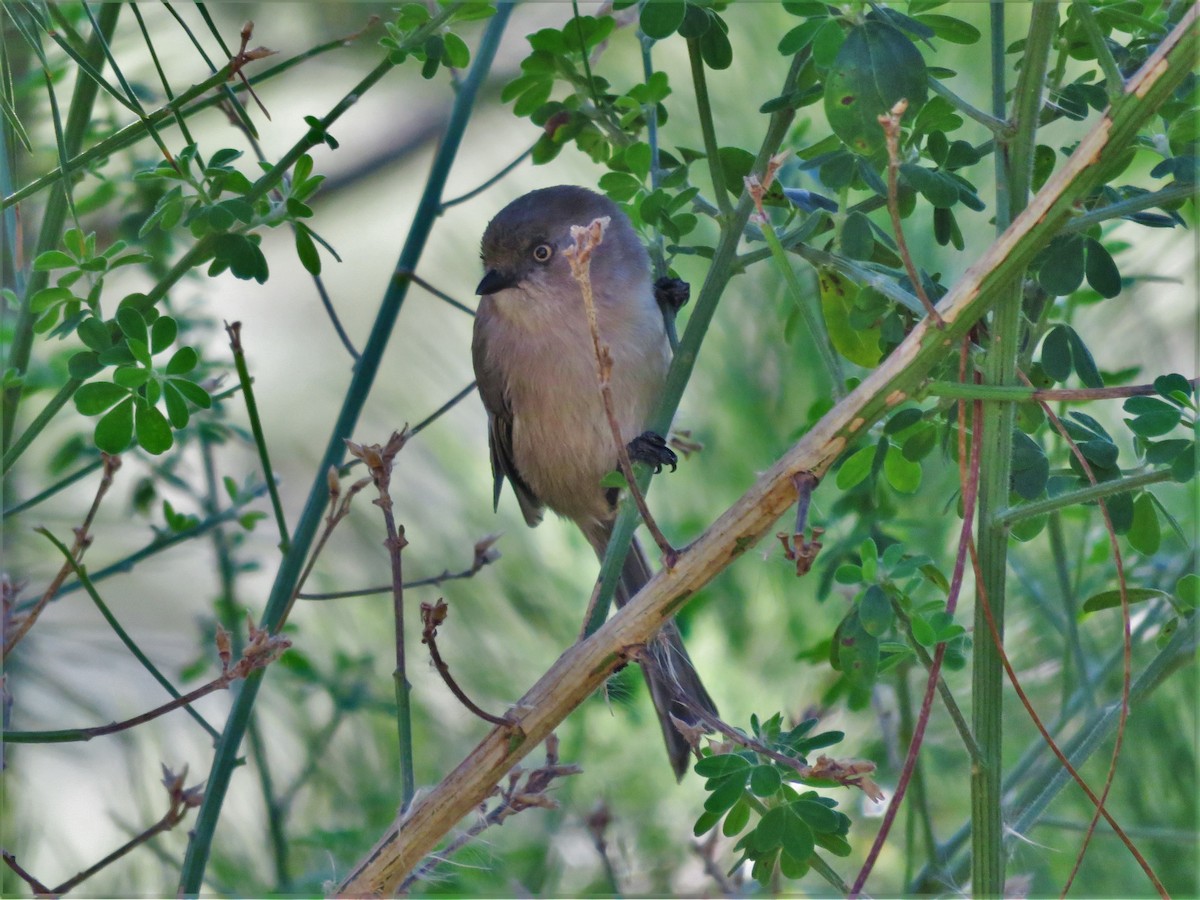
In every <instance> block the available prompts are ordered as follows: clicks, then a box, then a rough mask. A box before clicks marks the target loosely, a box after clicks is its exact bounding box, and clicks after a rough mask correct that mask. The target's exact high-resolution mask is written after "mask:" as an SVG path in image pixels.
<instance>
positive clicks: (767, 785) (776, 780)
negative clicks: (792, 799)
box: [750, 765, 783, 797]
mask: <svg viewBox="0 0 1200 900" xmlns="http://www.w3.org/2000/svg"><path fill="white" fill-rule="evenodd" d="M781 784H783V779H782V778H781V777H780V775H779V770H778V769H776V768H775V767H774V766H768V765H762V766H755V767H754V768H753V769H751V770H750V793H752V794H754V795H755V796H756V797H770V796H771V795H772V794H774V793H775V792H776V791H777V790H779V787H780V785H781Z"/></svg>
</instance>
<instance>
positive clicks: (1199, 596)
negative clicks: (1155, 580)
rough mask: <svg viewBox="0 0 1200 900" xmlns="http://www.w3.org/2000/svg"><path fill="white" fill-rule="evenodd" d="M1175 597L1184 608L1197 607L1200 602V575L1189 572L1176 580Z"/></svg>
mask: <svg viewBox="0 0 1200 900" xmlns="http://www.w3.org/2000/svg"><path fill="white" fill-rule="evenodd" d="M1175 599H1176V600H1178V601H1179V606H1180V607H1181V608H1182V609H1185V610H1188V609H1195V608H1196V606H1197V604H1198V602H1200V575H1197V574H1196V573H1195V572H1189V573H1188V574H1186V575H1184V576H1183V577H1182V578H1180V579H1179V580H1178V581H1177V582H1175Z"/></svg>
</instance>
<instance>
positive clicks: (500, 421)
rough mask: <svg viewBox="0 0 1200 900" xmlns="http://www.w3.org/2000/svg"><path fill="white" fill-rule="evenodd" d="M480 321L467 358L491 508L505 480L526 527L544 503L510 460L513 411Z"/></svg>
mask: <svg viewBox="0 0 1200 900" xmlns="http://www.w3.org/2000/svg"><path fill="white" fill-rule="evenodd" d="M478 315H479V316H481V317H484V318H486V316H487V312H486V311H485V310H484V309H483V308H482V307H481V308H480V310H479V314H478ZM481 321H482V320H481V319H480V318H477V319H476V325H475V334H474V337H473V339H472V341H471V356H472V360H473V362H474V364H475V377H476V379H477V382H478V386H479V396H480V398H481V399H482V400H483V407H484V409H486V410H487V414H488V449H489V450H490V451H491V457H492V479H493V485H492V506H493V508H495V507H498V506H499V504H500V491H501V490H502V489H503V487H504V479H505V478H507V479H508V480H509V481H510V482H511V483H512V486H513V493H514V494H516V495H517V503H519V504H520V506H521V512H522V514H523V515H524V516H525V522H526V523H527V524H528V525H529V526H530V527H532V526H534V525H537V524H538V523H539V522H540V521H542V511H543V509H544V504H543V503H542V501H541V500H539V499H538V497H537V495H536V494H535V493H534V492H533V489H532V488H530V487H529V485H528V484H526V483H525V479H524V478H522V477H521V474H520V472H518V471H517V466H516V463H515V462H514V461H513V438H512V435H513V409H512V404H511V403H510V402H509V398H508V391H507V389H506V388H507V380H506V379H505V377H504V373H503V372H502V371H500V370H499V369H498V368H496V367H495V366H493V365H491V363H490V361H489V358H488V353H487V337H486V331H487V329H486V328H485V327H482V326H481Z"/></svg>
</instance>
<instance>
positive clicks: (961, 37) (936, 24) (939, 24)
mask: <svg viewBox="0 0 1200 900" xmlns="http://www.w3.org/2000/svg"><path fill="white" fill-rule="evenodd" d="M914 18H916V20H917V21H918V22H920V23H921V24H922V25H928V26H929V27H930V28H932V29H933V33H934V34H935V35H937V36H938V37H940V38H941V39H942V40H944V41H949V42H950V43H951V44H974V43H975V42H976V41H978V40H979V38H980V34H979V29H978V28H976V27H975V26H974V25H971V24H969V23H967V22H964V21H963V20H962V19H956V18H954V17H953V16H942V15H938V14H936V13H926V14H924V15H919V16H915V17H914Z"/></svg>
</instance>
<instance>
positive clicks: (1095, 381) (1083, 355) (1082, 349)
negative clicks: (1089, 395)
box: [1067, 327, 1104, 388]
mask: <svg viewBox="0 0 1200 900" xmlns="http://www.w3.org/2000/svg"><path fill="white" fill-rule="evenodd" d="M1067 332H1068V337H1069V339H1070V341H1071V360H1072V362H1074V364H1075V374H1076V375H1078V376H1079V380H1080V381H1082V382H1083V384H1084V386H1085V387H1090V388H1102V387H1104V379H1103V378H1101V377H1100V370H1099V369H1097V368H1096V361H1095V360H1094V359H1092V351H1091V350H1089V349H1088V348H1087V345H1086V344H1085V343H1084V342H1083V338H1081V337H1080V336H1079V334H1078V332H1076V331H1075V329H1074V328H1069V327H1068V329H1067Z"/></svg>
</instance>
